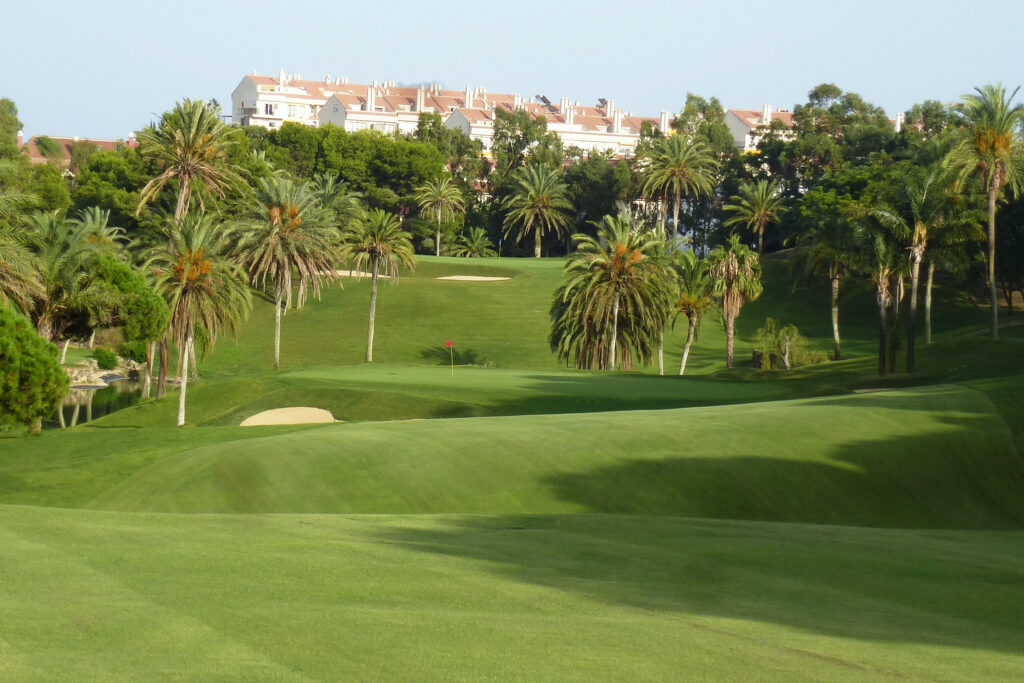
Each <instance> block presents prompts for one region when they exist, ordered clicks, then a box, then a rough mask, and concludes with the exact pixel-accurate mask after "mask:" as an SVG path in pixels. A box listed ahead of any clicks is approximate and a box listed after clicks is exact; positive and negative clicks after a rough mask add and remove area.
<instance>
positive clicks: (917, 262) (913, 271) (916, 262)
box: [907, 245, 923, 374]
mask: <svg viewBox="0 0 1024 683" xmlns="http://www.w3.org/2000/svg"><path fill="white" fill-rule="evenodd" d="M922 248H923V245H922ZM920 281H921V252H920V251H919V250H918V249H916V248H915V250H914V251H913V255H912V261H911V265H910V315H909V316H908V318H907V374H911V373H913V372H914V335H915V333H916V331H917V288H918V285H920Z"/></svg>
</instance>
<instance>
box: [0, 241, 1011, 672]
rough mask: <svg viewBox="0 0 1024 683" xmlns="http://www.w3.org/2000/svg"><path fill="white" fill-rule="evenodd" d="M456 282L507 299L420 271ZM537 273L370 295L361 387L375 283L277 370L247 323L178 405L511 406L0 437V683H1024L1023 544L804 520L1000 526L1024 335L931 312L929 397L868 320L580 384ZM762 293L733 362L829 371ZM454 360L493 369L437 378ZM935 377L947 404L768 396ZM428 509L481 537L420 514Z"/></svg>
mask: <svg viewBox="0 0 1024 683" xmlns="http://www.w3.org/2000/svg"><path fill="white" fill-rule="evenodd" d="M475 268H481V270H471V269H475ZM498 269H500V270H498ZM450 272H466V273H469V272H474V273H476V274H509V273H510V272H511V274H513V275H514V276H515V277H514V279H513V280H511V281H508V282H504V283H485V284H477V283H453V282H439V281H436V280H434V279H433V278H434V277H435V276H436V275H438V274H444V273H450ZM557 277H558V267H557V264H556V263H554V262H550V261H541V262H534V261H530V260H521V261H515V262H512V261H502V262H501V264H500V265H499V264H493V263H492V264H469V263H465V262H458V263H457V264H456V262H454V261H451V260H446V259H424V261H423V263H422V264H421V266H420V268H419V269H418V271H417V274H416V276H415V277H411V278H404V279H403V280H402V281H401V282H400V283H399V284H398V285H397V288H386V289H384V291H383V292H382V295H381V300H380V308H379V311H380V318H379V319H378V346H377V348H376V352H375V356H376V357H377V358H378V359H379V361H380V362H379V363H377V364H375V365H374V366H373V367H368V366H361V365H353V364H357V363H358V362H359V360H360V359H361V354H362V343H363V336H362V335H363V330H364V324H365V322H364V320H365V318H364V316H365V305H366V301H365V298H366V291H367V289H368V287H367V284H366V283H365V282H363V283H347V285H346V290H345V291H344V292H343V293H342V292H338V291H335V292H333V293H332V294H329V295H328V296H327V297H325V301H324V302H323V303H321V304H316V303H313V304H311V305H310V306H309V307H308V308H307V309H305V310H304V311H295V312H292V313H289V315H288V317H287V318H286V324H285V334H284V339H285V346H284V370H283V371H282V372H281V373H277V374H275V373H271V372H268V371H267V370H266V367H267V366H268V365H269V362H267V360H266V359H268V358H269V351H270V329H269V323H270V321H271V319H272V318H271V316H270V313H271V309H270V306H269V305H267V304H266V303H265V302H264V303H261V304H259V305H258V306H257V310H256V311H255V313H254V317H253V320H252V321H251V322H250V323H249V325H248V327H247V332H246V334H245V336H244V337H243V339H242V340H241V342H240V344H239V345H238V346H235V345H232V344H230V343H226V344H221V345H219V346H218V348H217V352H216V354H214V356H213V357H212V358H210V359H209V360H208V361H207V362H206V363H205V364H204V366H203V376H204V381H203V382H200V383H199V384H197V385H196V386H195V388H194V390H190V411H191V412H190V417H191V421H193V422H194V423H201V424H210V425H217V424H221V425H223V424H233V423H237V421H238V420H240V419H241V418H242V417H244V416H245V415H246V414H248V413H249V412H255V411H256V410H260V409H263V408H268V407H278V406H280V405H288V404H293V405H294V404H313V405H325V406H327V407H331V408H332V410H335V411H336V414H338V415H339V416H343V417H345V418H346V419H350V420H381V419H393V418H396V417H446V416H467V417H472V416H483V415H510V417H501V418H486V419H458V420H429V421H422V422H417V421H409V422H391V423H357V424H342V425H333V426H328V427H317V428H297V427H273V428H258V429H245V430H241V429H237V428H233V427H206V428H203V429H185V430H176V429H173V428H162V427H156V425H161V424H171V423H172V419H173V418H172V414H173V405H172V401H165V402H162V403H150V404H148V405H143V406H139V407H138V408H136V409H133V410H129V411H125V412H123V413H121V414H115V415H113V416H110V417H107V418H104V419H102V420H100V421H98V422H97V423H95V425H94V426H90V427H86V428H78V429H76V430H73V431H70V432H63V433H49V434H46V435H44V436H43V437H41V438H37V439H4V438H0V503H2V504H0V547H4V548H6V549H7V552H6V553H5V554H4V555H3V556H0V585H3V586H4V589H0V613H2V614H4V620H3V623H2V624H0V677H2V678H5V679H7V678H57V677H59V678H93V679H98V678H103V679H110V678H140V677H152V675H153V673H154V672H160V673H161V674H163V675H165V676H169V677H171V676H186V677H192V678H225V677H227V678H235V677H243V678H275V679H291V678H301V677H315V678H338V677H361V678H380V677H386V678H417V679H422V678H437V679H441V678H443V679H452V678H467V679H468V678H473V679H479V678H484V677H501V678H510V677H519V678H527V679H534V678H549V679H559V680H561V679H567V678H569V679H583V678H595V677H597V678H619V679H621V678H623V677H625V676H627V675H628V676H629V677H631V678H647V679H666V678H679V677H691V678H717V679H732V680H737V679H750V678H763V679H775V680H794V679H801V678H803V679H817V680H822V679H829V680H831V679H837V678H845V679H866V678H878V677H892V676H897V675H898V676H909V677H920V678H927V679H950V680H952V679H963V678H972V679H985V678H1003V679H1006V678H1019V677H1021V675H1024V656H1022V655H1024V652H1022V648H1021V645H1020V641H1019V633H1018V631H1017V629H1018V625H1019V621H1020V605H1021V603H1020V598H1019V595H1020V593H1019V586H1020V584H1021V579H1022V578H1024V577H1022V576H1021V571H1020V567H1021V566H1024V563H1022V559H1024V535H1022V534H1021V533H1020V532H1017V531H1010V532H1007V531H969V532H968V531H934V530H932V531H928V530H921V531H909V530H905V529H904V530H899V529H893V530H882V529H878V528H874V529H859V528H851V527H846V526H822V525H821V524H815V525H802V524H796V523H793V522H816V523H825V524H829V523H831V524H856V525H868V526H876V527H878V526H903V527H918V528H921V529H927V528H935V527H945V528H964V529H1005V528H1017V529H1019V528H1021V524H1022V520H1024V515H1022V506H1021V503H1020V502H1019V500H1018V499H1019V498H1020V496H1019V491H1020V489H1021V484H1022V481H1024V475H1022V464H1021V461H1020V458H1019V457H1018V455H1017V450H1016V449H1015V448H1014V443H1016V444H1017V447H1018V448H1019V447H1020V445H1021V444H1022V429H1024V427H1022V425H1024V409H1022V406H1024V396H1022V394H1024V381H1022V380H1021V378H1020V376H1016V377H1009V378H999V375H1000V374H1001V373H1004V372H1005V370H1006V368H1007V367H1016V368H1018V369H1019V368H1020V365H1019V361H1020V358H1021V357H1022V355H1024V354H1022V353H1021V348H1022V344H1024V334H1022V333H1021V332H1022V331H1024V330H1022V328H1013V329H1011V330H1008V331H1007V333H1006V334H1005V335H1004V336H1005V337H1006V338H1007V339H1006V341H1004V342H1001V343H1000V344H997V345H993V344H991V343H989V342H986V341H985V340H984V339H983V338H982V337H974V336H971V337H965V336H964V334H965V329H964V327H963V326H964V325H966V324H973V322H974V320H973V318H972V316H973V311H972V309H971V308H970V306H969V304H967V303H966V302H964V301H957V300H956V299H955V298H951V297H946V298H944V299H942V300H941V304H942V306H944V308H939V309H938V310H937V316H936V317H937V325H936V326H937V330H938V334H937V338H938V339H939V340H941V342H942V343H940V344H936V345H934V346H933V347H931V348H929V349H924V350H922V353H921V360H920V361H919V362H920V364H921V367H922V371H921V373H920V375H919V376H918V377H917V378H905V377H896V378H894V379H891V380H888V381H887V382H884V383H881V382H878V381H877V380H875V379H874V377H873V370H872V365H873V361H872V358H871V354H872V353H873V341H872V335H873V333H874V328H873V322H874V318H873V314H874V312H873V310H872V308H871V306H870V297H861V298H860V299H855V300H854V302H853V303H851V305H850V306H849V307H844V313H843V316H844V317H843V320H844V334H846V335H847V337H848V338H849V341H848V343H847V345H846V347H845V348H846V350H847V352H849V353H853V354H854V355H858V354H861V356H860V357H859V358H854V359H853V360H851V361H846V362H844V363H841V364H830V365H828V366H823V367H819V368H810V369H806V370H801V371H799V372H794V373H790V374H787V375H784V376H783V375H779V374H777V373H761V372H754V371H750V370H745V369H737V370H736V371H733V372H731V373H721V372H718V373H716V374H715V375H713V376H703V375H705V374H706V373H709V372H713V371H717V370H720V368H721V360H720V359H721V355H722V348H723V341H722V338H721V336H722V335H721V330H720V327H719V326H718V325H717V324H716V323H715V321H714V320H711V321H709V322H708V323H707V324H706V325H705V329H704V335H703V336H702V338H701V341H700V343H699V345H698V348H697V349H696V351H695V353H694V354H693V358H694V361H693V369H694V370H695V371H696V372H695V374H699V375H702V376H701V377H697V378H690V379H684V380H682V381H679V380H676V379H673V378H664V379H659V378H657V377H637V376H626V375H623V376H608V375H603V374H602V375H599V374H594V373H568V372H563V371H561V370H560V369H559V367H558V364H557V363H556V362H555V361H554V359H553V358H552V356H551V355H550V352H549V351H548V349H547V345H546V342H545V341H544V339H545V336H546V332H547V316H546V310H547V303H548V297H549V296H550V291H551V289H553V285H554V282H555V281H556V280H557ZM767 278H768V291H769V294H768V295H766V297H765V299H763V300H762V301H759V302H755V303H753V304H750V305H748V307H747V308H745V309H744V313H743V316H741V318H740V332H741V334H742V335H744V336H745V338H744V339H741V341H740V344H739V345H738V354H743V353H744V352H745V351H744V350H745V349H746V348H748V347H747V346H745V345H744V343H745V339H749V336H750V334H751V333H752V331H753V329H755V328H756V327H757V326H758V325H759V324H760V323H761V321H762V320H763V317H764V315H768V314H771V315H773V316H775V317H777V318H780V319H782V320H783V321H785V322H795V323H796V324H798V325H800V327H801V329H802V330H803V331H804V332H805V333H808V334H809V335H811V336H812V337H813V341H815V343H817V344H818V345H819V346H820V347H821V348H826V349H827V348H828V347H829V345H830V338H831V333H830V330H829V329H828V324H827V300H826V299H825V298H824V297H822V300H821V305H822V313H821V314H820V315H819V314H818V313H817V309H816V308H814V307H813V306H812V305H810V304H811V303H812V302H813V301H814V297H815V294H814V292H812V291H805V292H798V293H797V294H796V295H791V294H789V292H788V288H787V287H786V286H785V284H784V282H783V280H784V279H785V274H784V272H783V271H782V269H781V268H779V267H775V266H771V267H769V269H768V274H767ZM823 293H825V294H826V295H827V292H824V290H823ZM865 302H866V303H865ZM943 311H945V312H943ZM446 338H452V339H454V340H455V342H456V350H457V351H459V352H460V353H462V354H464V355H463V356H461V357H460V358H459V359H458V361H460V362H464V363H474V364H477V363H480V364H482V363H483V362H484V360H485V359H486V360H487V361H490V362H489V365H492V366H496V368H497V369H487V370H484V369H479V368H476V369H474V368H465V367H463V368H457V369H456V378H455V380H454V381H453V380H452V379H451V378H450V375H449V374H448V373H447V371H446V370H445V368H444V365H445V364H446V362H447V359H446V358H445V357H444V356H443V348H442V347H441V344H442V343H443V341H444V339H446ZM681 342H682V336H681V331H680V330H676V332H675V333H674V335H673V336H671V337H670V340H669V344H668V346H667V353H668V355H669V359H668V366H669V370H670V371H671V370H672V369H673V368H672V364H673V363H675V362H678V353H679V351H680V349H681ZM740 357H742V356H740ZM415 366H421V367H415ZM767 380H772V381H767ZM936 380H954V381H960V382H964V383H966V387H958V386H944V387H936V388H908V389H899V390H897V391H891V392H882V393H871V394H856V395H854V394H847V395H843V396H837V397H833V398H815V399H811V398H803V399H799V400H789V401H779V400H778V399H787V398H792V397H800V396H803V397H807V396H814V395H817V394H829V393H842V392H848V391H849V390H850V389H851V388H854V387H872V386H876V385H879V386H899V385H902V384H908V383H917V382H932V381H936ZM750 400H756V401H761V403H758V404H752V405H747V406H743V407H742V408H735V407H734V408H727V407H689V408H685V409H680V408H675V409H667V410H645V411H642V412H632V411H631V410H632V409H636V408H644V409H650V408H654V407H662V408H664V407H673V406H700V405H708V404H717V403H735V402H743V401H750ZM609 410H611V411H619V412H589V413H587V414H576V415H558V414H541V413H580V412H581V411H609ZM627 411H628V412H627ZM140 427H145V428H141V429H140ZM18 505H35V506H60V507H75V508H85V507H94V508H107V509H112V510H188V511H201V510H206V511H245V512H268V511H273V512H286V511H303V512H308V513H319V512H373V513H377V514H373V515H358V516H344V515H322V514H306V515H301V516H289V515H269V516H268V515H261V514H248V515H232V514H220V515H196V514H191V515H181V514H146V513H138V512H135V513H133V514H124V513H123V512H108V511H89V510H83V509H78V510H59V509H54V508H51V509H43V508H39V507H18ZM381 512H405V513H417V514H414V515H408V516H402V515H381V514H379V513H381ZM438 512H444V513H466V512H480V513H486V514H482V515H480V516H452V515H449V514H445V515H439V516H436V515H431V514H423V513H438ZM570 512H571V513H574V514H570V515H564V516H551V513H570ZM525 513H530V514H525ZM589 513H604V514H589ZM614 513H628V514H627V515H625V516H620V514H614ZM663 515H669V516H663ZM685 517H690V518H692V517H717V518H732V519H736V520H761V521H734V522H725V521H714V520H704V521H700V520H693V519H686V518H685ZM764 520H776V521H785V522H789V523H786V524H779V523H773V522H771V521H764ZM183 587H186V588H185V589H184V590H183Z"/></svg>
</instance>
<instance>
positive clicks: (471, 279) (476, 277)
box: [437, 275, 512, 282]
mask: <svg viewBox="0 0 1024 683" xmlns="http://www.w3.org/2000/svg"><path fill="white" fill-rule="evenodd" d="M437 279H438V280H463V281H465V282H498V281H499V280H511V279H512V278H510V277H485V276H483V275H445V276H444V277H439V278H437Z"/></svg>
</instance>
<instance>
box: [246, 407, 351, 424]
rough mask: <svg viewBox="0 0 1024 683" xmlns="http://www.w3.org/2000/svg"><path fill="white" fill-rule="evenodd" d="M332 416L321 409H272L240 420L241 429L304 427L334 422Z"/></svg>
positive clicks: (327, 411)
mask: <svg viewBox="0 0 1024 683" xmlns="http://www.w3.org/2000/svg"><path fill="white" fill-rule="evenodd" d="M334 421H335V419H334V416H333V415H331V412H330V411H329V410H324V409H323V408H304V407H293V408H274V409H273V410H264V411H263V412H262V413H256V414H255V415H253V416H251V417H247V418H245V419H244V420H242V426H243V427H258V426H263V425H304V424H316V423H320V422H334Z"/></svg>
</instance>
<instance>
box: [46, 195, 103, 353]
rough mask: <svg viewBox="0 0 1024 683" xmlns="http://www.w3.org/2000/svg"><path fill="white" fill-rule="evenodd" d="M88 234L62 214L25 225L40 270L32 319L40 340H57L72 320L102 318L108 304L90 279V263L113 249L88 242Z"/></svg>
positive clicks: (98, 243) (50, 215)
mask: <svg viewBox="0 0 1024 683" xmlns="http://www.w3.org/2000/svg"><path fill="white" fill-rule="evenodd" d="M88 236H89V233H88V231H87V229H85V228H83V227H82V226H81V225H78V224H76V223H74V222H72V221H69V220H67V219H66V217H65V216H64V214H62V213H59V214H56V215H54V214H46V213H36V214H34V215H33V216H31V218H30V219H29V221H28V225H27V230H26V240H27V244H28V247H29V250H30V251H31V252H32V253H33V254H34V257H35V263H36V267H37V268H38V270H39V283H40V285H41V288H42V292H41V294H40V296H39V297H38V298H37V299H36V301H35V303H34V305H33V307H32V317H33V319H34V321H35V323H36V329H37V330H38V331H39V334H40V336H42V337H43V338H45V339H48V340H50V341H54V340H55V339H57V338H58V337H60V336H61V335H62V334H63V332H64V330H65V329H66V328H67V326H68V325H69V324H70V323H71V322H72V320H73V318H74V316H77V315H80V314H83V313H84V314H87V315H96V316H99V315H101V313H102V311H104V310H105V309H108V308H109V306H110V303H111V302H110V301H109V300H108V298H107V297H106V296H105V294H106V292H105V290H103V289H102V288H100V287H98V286H97V285H96V283H95V282H94V281H93V280H92V278H91V277H90V274H91V272H90V269H91V267H92V264H93V260H94V259H95V257H96V256H98V255H99V254H101V253H104V252H108V251H111V250H112V248H111V247H110V246H108V245H104V244H102V243H100V242H92V241H90V240H89V239H88Z"/></svg>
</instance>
